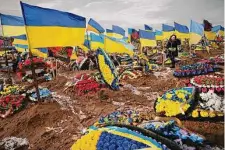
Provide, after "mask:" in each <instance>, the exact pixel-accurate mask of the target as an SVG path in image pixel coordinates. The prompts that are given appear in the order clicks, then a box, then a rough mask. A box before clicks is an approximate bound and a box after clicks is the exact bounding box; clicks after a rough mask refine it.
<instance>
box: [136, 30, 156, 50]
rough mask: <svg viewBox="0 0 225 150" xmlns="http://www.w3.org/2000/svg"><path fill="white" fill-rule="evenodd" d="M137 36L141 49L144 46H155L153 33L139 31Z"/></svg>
mask: <svg viewBox="0 0 225 150" xmlns="http://www.w3.org/2000/svg"><path fill="white" fill-rule="evenodd" d="M139 36H140V43H141V47H144V46H151V47H154V46H156V45H157V44H156V40H155V33H154V32H149V31H145V30H139Z"/></svg>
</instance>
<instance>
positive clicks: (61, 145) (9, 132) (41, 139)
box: [0, 53, 224, 150]
mask: <svg viewBox="0 0 225 150" xmlns="http://www.w3.org/2000/svg"><path fill="white" fill-rule="evenodd" d="M216 54H217V53H216ZM216 54H214V55H216ZM199 55H200V57H209V55H208V54H207V53H204V54H199ZM195 61H196V60H193V59H189V60H188V62H189V63H193V62H195ZM83 72H88V73H89V72H90V71H83ZM79 73H80V72H79ZM75 74H77V72H69V71H67V72H65V71H64V72H61V73H59V75H58V77H57V79H56V80H53V81H50V82H46V83H43V84H41V86H43V87H47V88H49V89H50V90H51V91H52V92H54V93H53V98H52V99H50V100H47V101H45V102H39V103H33V104H31V103H30V104H29V105H28V106H27V107H26V109H24V110H22V111H20V112H18V113H16V114H14V115H12V116H10V117H8V118H6V119H1V121H0V139H2V138H5V137H9V136H16V137H22V138H27V139H28V140H29V142H30V148H31V149H33V150H56V149H60V150H68V149H69V148H70V147H71V145H72V144H73V143H74V142H75V141H76V140H77V139H78V138H80V136H81V131H82V130H83V129H85V128H87V127H88V126H90V125H92V124H93V123H95V122H96V121H97V120H98V118H99V117H100V116H102V115H106V114H108V113H111V112H113V111H115V110H127V109H135V110H138V111H143V112H148V113H152V112H153V111H154V110H153V105H154V101H155V99H156V97H157V96H159V95H161V94H163V93H164V92H165V91H167V90H169V89H171V88H175V87H182V86H184V83H183V81H184V80H185V79H177V78H175V77H173V76H172V72H171V70H170V69H168V70H166V69H163V70H162V71H161V72H155V73H151V74H150V75H143V76H142V77H139V78H138V79H133V80H130V79H129V80H126V81H123V82H122V84H123V85H129V86H131V85H132V86H133V87H136V89H137V92H136V93H132V91H131V90H130V89H129V88H128V87H129V86H123V87H121V89H120V90H119V91H112V90H110V89H107V88H104V89H102V90H101V91H98V92H97V93H95V94H91V95H84V96H77V95H76V94H75V92H74V91H73V89H71V88H69V89H65V84H66V83H67V82H68V81H71V79H72V78H73V77H74V75H75ZM183 124H184V125H185V127H186V128H188V129H190V130H191V131H194V132H196V133H199V134H202V135H203V136H205V137H206V138H207V139H208V140H209V141H210V142H213V143H214V144H216V145H219V146H223V141H224V126H223V123H219V122H196V121H183Z"/></svg>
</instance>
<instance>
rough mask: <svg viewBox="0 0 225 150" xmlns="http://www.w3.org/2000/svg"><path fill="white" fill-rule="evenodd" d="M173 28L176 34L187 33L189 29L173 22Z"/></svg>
mask: <svg viewBox="0 0 225 150" xmlns="http://www.w3.org/2000/svg"><path fill="white" fill-rule="evenodd" d="M174 27H175V30H177V31H178V32H181V33H189V29H188V27H187V26H184V25H181V24H179V23H176V22H174Z"/></svg>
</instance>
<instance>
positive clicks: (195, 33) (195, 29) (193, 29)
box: [189, 20, 204, 44]
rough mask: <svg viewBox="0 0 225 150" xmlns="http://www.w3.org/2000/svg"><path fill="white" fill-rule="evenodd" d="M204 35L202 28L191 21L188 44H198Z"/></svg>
mask: <svg viewBox="0 0 225 150" xmlns="http://www.w3.org/2000/svg"><path fill="white" fill-rule="evenodd" d="M203 35H204V27H203V26H202V25H201V24H200V23H197V22H195V21H193V20H191V26H190V42H189V43H190V44H198V43H199V41H200V40H201V39H202V37H203Z"/></svg>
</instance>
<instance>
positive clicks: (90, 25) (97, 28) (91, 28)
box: [87, 18, 105, 34]
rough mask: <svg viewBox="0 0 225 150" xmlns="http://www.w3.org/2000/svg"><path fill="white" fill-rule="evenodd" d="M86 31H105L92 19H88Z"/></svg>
mask: <svg viewBox="0 0 225 150" xmlns="http://www.w3.org/2000/svg"><path fill="white" fill-rule="evenodd" d="M87 31H93V32H95V33H98V34H100V33H104V32H105V29H104V28H103V27H102V26H101V25H100V24H99V23H97V22H96V21H95V20H94V19H92V18H91V19H90V20H89V21H88V25H87Z"/></svg>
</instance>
